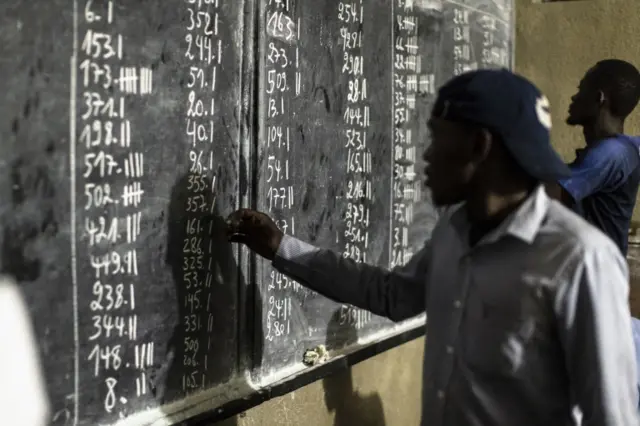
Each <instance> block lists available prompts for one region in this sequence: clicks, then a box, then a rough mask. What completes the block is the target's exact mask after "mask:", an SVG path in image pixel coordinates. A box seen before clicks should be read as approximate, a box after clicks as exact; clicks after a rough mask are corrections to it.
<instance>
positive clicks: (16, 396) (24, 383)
mask: <svg viewBox="0 0 640 426" xmlns="http://www.w3.org/2000/svg"><path fill="white" fill-rule="evenodd" d="M0 319H1V320H0V342H1V345H2V347H1V349H0V377H1V378H2V379H0V413H2V422H0V423H2V424H7V425H12V426H45V425H48V424H49V420H50V418H49V401H48V398H47V395H46V388H45V384H44V381H43V379H42V371H41V367H40V360H39V356H38V348H37V346H36V341H35V339H34V336H33V331H32V327H31V320H30V318H29V313H28V311H27V307H26V306H25V304H24V300H23V299H22V295H21V294H20V289H19V288H18V287H17V286H16V284H15V283H14V281H13V280H12V279H10V278H8V277H6V276H1V277H0ZM5 422H6V423H5Z"/></svg>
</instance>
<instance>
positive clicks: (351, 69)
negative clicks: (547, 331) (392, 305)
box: [337, 1, 373, 328]
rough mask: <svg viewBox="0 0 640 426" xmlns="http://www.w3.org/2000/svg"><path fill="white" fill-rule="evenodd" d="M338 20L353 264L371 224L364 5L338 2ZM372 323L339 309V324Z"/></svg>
mask: <svg viewBox="0 0 640 426" xmlns="http://www.w3.org/2000/svg"><path fill="white" fill-rule="evenodd" d="M337 9H338V10H337V12H338V13H337V18H338V21H339V22H340V24H341V27H340V44H341V45H342V68H341V73H342V77H343V81H345V82H346V94H347V97H346V105H345V108H344V114H343V120H344V133H343V137H344V139H343V147H344V149H345V156H346V176H347V180H346V188H345V190H346V191H345V194H346V210H345V212H344V231H343V233H342V235H341V237H342V238H341V242H342V254H343V256H344V257H346V258H350V259H353V260H355V261H356V262H366V261H367V250H368V248H369V225H370V222H371V217H370V215H371V203H372V199H373V188H372V183H371V181H372V179H371V172H372V156H371V150H370V149H369V147H368V145H367V136H368V134H367V131H368V129H369V126H370V123H371V117H370V109H369V105H368V100H369V86H368V82H367V78H366V73H365V66H364V53H363V52H364V49H363V46H364V40H363V24H364V5H363V2H362V1H356V2H340V3H339V4H338V8H337ZM370 320H371V314H370V313H369V312H363V311H361V310H360V309H357V308H354V307H351V306H342V308H341V313H340V323H341V325H342V324H351V325H353V326H355V327H356V328H361V327H363V326H364V325H365V324H366V323H368V322H369V321H370Z"/></svg>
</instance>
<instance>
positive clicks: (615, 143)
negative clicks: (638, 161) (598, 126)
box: [586, 135, 640, 159]
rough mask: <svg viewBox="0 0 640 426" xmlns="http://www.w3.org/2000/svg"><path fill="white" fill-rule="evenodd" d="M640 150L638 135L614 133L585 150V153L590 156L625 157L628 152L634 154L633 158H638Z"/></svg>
mask: <svg viewBox="0 0 640 426" xmlns="http://www.w3.org/2000/svg"><path fill="white" fill-rule="evenodd" d="M639 152H640V137H637V136H629V135H616V136H614V137H610V138H606V139H603V140H601V141H600V142H598V143H597V144H596V145H594V146H593V147H590V148H588V149H587V150H586V154H587V155H590V156H591V157H593V156H597V157H598V158H601V159H602V158H603V157H606V158H609V159H617V158H620V159H627V156H628V155H629V154H630V153H633V154H635V158H638V157H639V156H638V153H639Z"/></svg>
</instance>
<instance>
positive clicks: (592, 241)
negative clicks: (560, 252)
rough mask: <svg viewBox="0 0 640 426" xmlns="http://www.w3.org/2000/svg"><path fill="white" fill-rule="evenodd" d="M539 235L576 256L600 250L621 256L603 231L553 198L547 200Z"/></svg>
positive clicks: (610, 254)
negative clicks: (547, 205) (547, 203)
mask: <svg viewBox="0 0 640 426" xmlns="http://www.w3.org/2000/svg"><path fill="white" fill-rule="evenodd" d="M540 236H541V238H543V239H544V240H545V241H546V242H549V243H552V244H557V245H558V247H559V248H560V247H562V248H564V249H565V250H567V251H570V252H572V253H573V254H574V255H577V256H585V255H587V254H589V253H594V252H596V251H602V253H603V254H608V255H609V256H612V257H622V253H620V250H619V249H618V247H617V246H616V244H615V242H614V241H613V240H612V239H611V238H609V237H608V236H607V235H606V234H605V233H604V232H602V231H601V230H600V229H598V228H596V227H595V226H593V225H592V224H590V223H589V222H587V221H586V220H585V219H583V218H582V217H581V216H579V215H578V214H576V213H574V212H573V211H571V210H570V209H568V208H566V207H565V206H564V205H562V203H560V202H558V201H555V200H550V201H549V208H548V213H547V220H546V221H545V223H544V225H543V227H542V229H541V233H540Z"/></svg>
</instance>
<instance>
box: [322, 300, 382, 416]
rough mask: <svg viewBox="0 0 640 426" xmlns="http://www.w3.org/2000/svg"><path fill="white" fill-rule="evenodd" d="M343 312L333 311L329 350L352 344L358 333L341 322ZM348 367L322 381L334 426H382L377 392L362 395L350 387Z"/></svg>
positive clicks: (339, 310)
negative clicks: (333, 415) (332, 415)
mask: <svg viewBox="0 0 640 426" xmlns="http://www.w3.org/2000/svg"><path fill="white" fill-rule="evenodd" d="M342 316H343V315H342V309H338V310H336V311H335V312H334V313H333V315H332V317H331V320H330V321H329V324H328V325H327V340H326V346H327V349H328V350H330V351H335V350H340V349H346V348H348V347H349V346H351V345H355V344H356V343H357V340H358V333H357V330H356V328H355V326H353V325H351V324H350V323H349V322H348V321H347V323H346V324H341V322H344V321H343V320H342ZM351 373H352V372H351V368H349V369H348V370H347V371H341V372H338V373H336V374H334V375H332V376H329V377H326V378H325V379H324V380H323V387H324V401H325V405H326V406H327V409H328V410H329V411H330V412H334V413H335V417H334V423H333V424H334V426H352V425H359V426H385V418H384V410H383V407H382V399H381V398H380V395H378V394H377V393H374V394H370V395H361V394H360V393H359V392H358V391H357V390H356V389H354V387H353V376H352V374H351Z"/></svg>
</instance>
